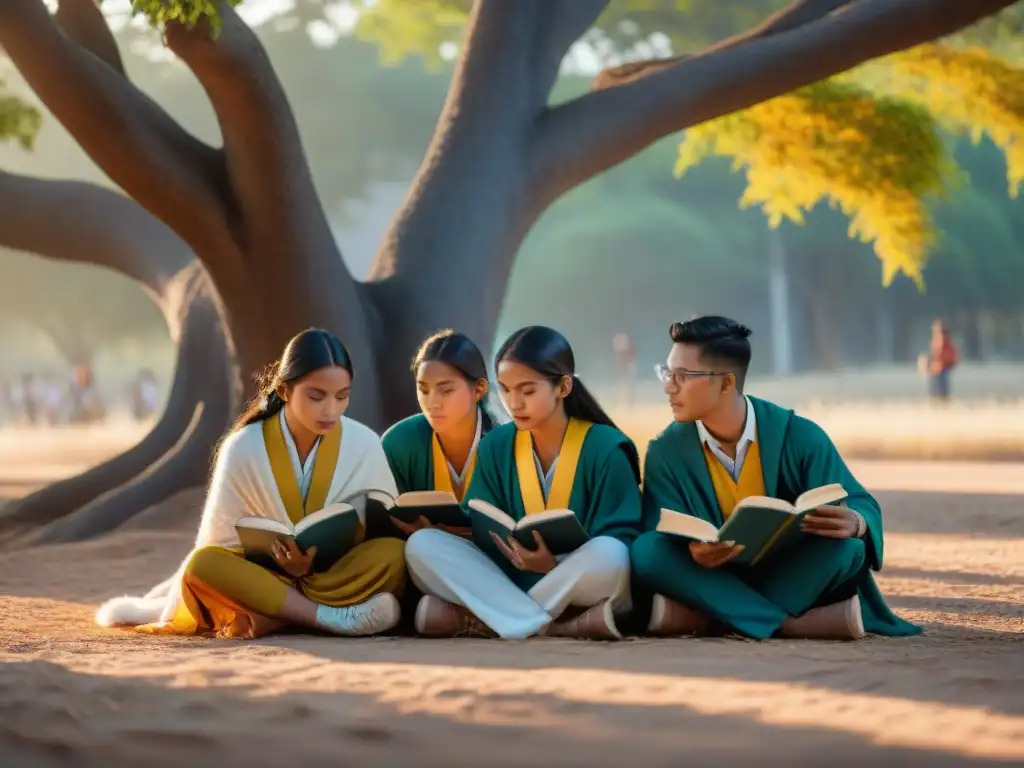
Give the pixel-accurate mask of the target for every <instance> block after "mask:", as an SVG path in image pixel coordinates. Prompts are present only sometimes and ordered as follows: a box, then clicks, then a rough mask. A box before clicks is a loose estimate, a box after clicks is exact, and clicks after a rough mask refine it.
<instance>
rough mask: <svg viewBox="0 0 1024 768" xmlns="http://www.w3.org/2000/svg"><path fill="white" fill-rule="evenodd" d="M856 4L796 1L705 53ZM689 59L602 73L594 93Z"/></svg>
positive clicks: (621, 67) (656, 61) (631, 65)
mask: <svg viewBox="0 0 1024 768" xmlns="http://www.w3.org/2000/svg"><path fill="white" fill-rule="evenodd" d="M855 2H857V0H793V2H791V3H790V4H789V5H787V6H786V7H785V8H782V9H781V10H779V11H776V12H775V13H773V14H772V15H771V16H769V17H768V18H767V19H765V20H764V21H763V22H761V24H759V25H758V26H756V27H754V28H753V29H751V30H748V31H747V32H743V33H741V34H738V35H734V36H733V37H730V38H727V39H726V40H722V41H720V42H718V43H716V44H715V45H714V46H712V47H711V48H708V49H707V50H706V51H704V53H705V54H707V53H710V52H712V51H724V50H725V49H727V48H734V47H736V46H737V45H740V44H742V43H746V42H749V41H750V40H754V39H756V38H759V37H769V36H771V35H777V34H779V33H781V32H789V31H791V30H794V29H796V28H797V27H802V26H803V25H804V24H810V23H811V22H812V21H818V20H819V19H823V18H825V17H826V16H828V14H830V13H833V12H835V11H837V10H839V9H841V8H845V7H847V6H849V5H851V4H852V3H855ZM689 58H691V55H690V54H682V55H680V56H672V57H670V58H667V59H648V60H646V61H631V62H627V63H625V64H620V65H619V66H617V67H608V68H607V69H603V70H601V72H600V74H598V76H597V77H596V78H595V79H594V90H600V89H602V88H610V87H612V86H615V85H622V84H624V83H626V82H627V81H630V80H636V79H637V78H640V77H646V76H647V75H650V74H652V73H653V72H656V71H658V70H661V69H668V68H670V67H674V66H676V65H677V64H679V63H680V62H683V61H685V60H686V59H689Z"/></svg>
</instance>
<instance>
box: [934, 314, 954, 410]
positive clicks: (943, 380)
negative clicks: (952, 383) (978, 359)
mask: <svg viewBox="0 0 1024 768" xmlns="http://www.w3.org/2000/svg"><path fill="white" fill-rule="evenodd" d="M959 362H960V352H959V351H958V350H957V348H956V345H955V344H954V343H953V339H952V338H951V337H950V335H949V331H948V330H947V329H946V326H945V324H944V323H943V322H942V320H940V319H938V318H936V320H935V321H934V322H933V323H932V340H931V344H930V346H929V348H928V389H929V394H930V395H931V396H932V399H934V400H938V401H939V402H946V401H948V400H949V378H950V373H951V371H952V370H953V369H954V368H955V367H956V365H957V363H959Z"/></svg>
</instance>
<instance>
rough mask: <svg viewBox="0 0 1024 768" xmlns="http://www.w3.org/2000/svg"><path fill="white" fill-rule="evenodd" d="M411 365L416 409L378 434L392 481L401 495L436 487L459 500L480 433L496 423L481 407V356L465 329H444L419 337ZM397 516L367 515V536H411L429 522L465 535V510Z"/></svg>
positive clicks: (483, 385) (483, 396)
mask: <svg viewBox="0 0 1024 768" xmlns="http://www.w3.org/2000/svg"><path fill="white" fill-rule="evenodd" d="M412 369H413V373H414V375H415V378H416V393H417V398H418V400H419V406H420V413H418V414H416V415H415V416H410V417H409V418H407V419H403V420H402V421H400V422H398V423H397V424H395V425H393V426H392V427H391V428H390V429H388V431H387V432H385V433H384V436H383V437H382V438H381V443H382V445H383V446H384V453H385V454H386V455H387V457H388V464H390V466H391V472H392V474H393V475H394V476H395V484H396V485H397V486H398V490H399V492H401V493H402V494H405V493H408V492H417V491H437V492H439V493H447V494H450V495H452V496H454V497H455V499H456V500H457V501H461V500H462V496H463V493H464V492H465V490H466V489H467V488H468V487H469V484H470V481H471V480H472V479H473V470H474V468H475V466H476V453H477V447H478V446H479V444H480V438H481V437H483V436H484V435H486V434H487V433H488V432H489V431H490V430H491V428H492V427H493V426H494V421H493V419H492V417H491V415H490V414H489V413H488V411H487V408H486V407H485V402H486V397H487V389H488V385H487V367H486V365H485V364H484V357H483V355H482V354H481V353H480V350H479V348H478V347H477V346H476V344H474V343H473V342H472V340H470V339H469V337H467V336H466V335H465V334H462V333H456V332H455V331H452V330H444V331H440V332H438V333H436V334H434V335H433V336H431V337H430V338H428V339H427V340H426V341H424V342H423V344H422V345H421V346H420V349H419V351H418V352H417V353H416V357H415V359H414V360H413V364H412ZM403 506H404V505H403ZM434 511H435V512H438V511H437V510H434ZM438 514H440V512H438ZM398 518H399V519H398V521H393V520H376V519H371V523H370V533H369V535H370V536H375V535H378V530H385V531H388V532H389V535H395V531H396V530H397V531H400V532H401V533H402V534H403V535H409V534H410V533H412V532H413V531H416V530H418V529H420V528H424V527H430V526H438V527H440V528H441V529H442V530H447V531H449V532H450V533H455V534H457V535H462V536H467V535H469V529H468V527H467V524H468V520H467V518H466V517H465V515H463V516H462V517H460V518H454V517H452V516H449V519H446V520H437V519H433V518H432V517H431V515H424V519H422V520H420V519H418V518H413V519H409V517H408V516H407V515H398ZM378 525H380V526H381V528H380V529H378Z"/></svg>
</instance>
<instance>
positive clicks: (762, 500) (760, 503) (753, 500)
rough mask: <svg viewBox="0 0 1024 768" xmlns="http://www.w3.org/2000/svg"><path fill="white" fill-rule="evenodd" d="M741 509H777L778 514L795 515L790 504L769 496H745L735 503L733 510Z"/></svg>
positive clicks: (794, 509)
mask: <svg viewBox="0 0 1024 768" xmlns="http://www.w3.org/2000/svg"><path fill="white" fill-rule="evenodd" d="M743 507H761V508H763V509H777V510H779V512H785V513H787V514H790V515H793V514H796V507H794V506H793V505H792V504H790V503H789V502H788V501H785V500H784V499H775V498H772V497H771V496H747V498H745V499H741V500H740V501H738V502H736V507H735V509H742V508H743ZM734 514H735V510H734Z"/></svg>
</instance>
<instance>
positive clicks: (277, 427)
mask: <svg viewBox="0 0 1024 768" xmlns="http://www.w3.org/2000/svg"><path fill="white" fill-rule="evenodd" d="M341 432H342V428H341V424H340V423H339V424H338V426H337V427H335V428H334V429H332V430H331V431H330V432H328V433H327V434H326V435H324V436H323V437H321V438H320V447H319V448H318V449H317V452H316V459H314V460H313V479H312V481H311V482H310V484H309V494H308V495H307V496H306V503H305V504H303V503H302V491H301V490H300V489H299V481H298V480H297V479H296V477H295V471H294V469H292V462H291V459H290V458H289V456H288V445H287V443H285V439H284V430H282V429H281V419H280V417H279V416H271V417H270V418H269V419H266V420H264V422H263V442H264V443H265V444H266V446H267V458H269V459H270V469H271V471H272V472H273V473H274V482H275V483H276V484H277V490H278V492H279V493H280V494H281V501H282V502H283V503H284V508H285V511H287V512H288V519H289V520H291V521H292V524H293V525H294V524H295V523H297V522H299V521H300V520H301V519H302V518H304V517H305V516H306V515H308V514H311V513H313V512H317V511H319V510H321V509H323V508H324V506H325V505H326V503H327V494H328V493H330V492H331V483H332V481H333V480H334V471H335V469H336V468H337V466H338V454H339V453H340V452H341Z"/></svg>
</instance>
